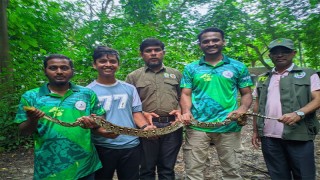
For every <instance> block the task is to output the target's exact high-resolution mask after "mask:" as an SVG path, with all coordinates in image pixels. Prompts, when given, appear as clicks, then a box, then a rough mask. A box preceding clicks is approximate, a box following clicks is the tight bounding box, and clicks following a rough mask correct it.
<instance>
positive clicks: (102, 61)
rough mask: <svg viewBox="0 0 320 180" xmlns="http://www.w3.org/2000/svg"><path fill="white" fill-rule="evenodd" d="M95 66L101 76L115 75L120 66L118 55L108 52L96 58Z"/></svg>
mask: <svg viewBox="0 0 320 180" xmlns="http://www.w3.org/2000/svg"><path fill="white" fill-rule="evenodd" d="M93 67H94V69H96V70H97V71H98V74H99V76H100V77H115V73H116V71H117V70H118V68H119V62H118V59H117V56H116V55H114V54H106V55H104V56H102V57H100V58H98V59H96V61H95V62H94V63H93Z"/></svg>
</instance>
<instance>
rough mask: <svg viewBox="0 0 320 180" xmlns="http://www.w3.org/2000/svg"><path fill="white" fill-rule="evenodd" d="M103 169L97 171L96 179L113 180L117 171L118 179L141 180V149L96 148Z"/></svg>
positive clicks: (137, 147)
mask: <svg viewBox="0 0 320 180" xmlns="http://www.w3.org/2000/svg"><path fill="white" fill-rule="evenodd" d="M96 149H97V152H98V154H99V158H100V161H101V163H102V168H101V169H99V170H98V171H96V174H95V179H97V180H102V179H110V180H111V179H112V178H113V175H114V172H115V171H117V176H118V179H123V180H130V179H132V180H137V179H139V165H140V159H141V147H140V145H139V146H136V147H133V148H128V149H110V148H104V147H101V146H96Z"/></svg>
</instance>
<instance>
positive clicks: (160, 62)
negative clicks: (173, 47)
mask: <svg viewBox="0 0 320 180" xmlns="http://www.w3.org/2000/svg"><path fill="white" fill-rule="evenodd" d="M146 64H147V66H148V67H149V68H158V67H161V66H162V61H158V62H152V63H150V62H148V63H146Z"/></svg>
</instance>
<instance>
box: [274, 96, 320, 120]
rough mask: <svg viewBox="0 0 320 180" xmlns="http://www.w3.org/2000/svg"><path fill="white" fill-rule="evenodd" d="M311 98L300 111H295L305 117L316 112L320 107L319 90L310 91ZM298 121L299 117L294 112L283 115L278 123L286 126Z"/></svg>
mask: <svg viewBox="0 0 320 180" xmlns="http://www.w3.org/2000/svg"><path fill="white" fill-rule="evenodd" d="M311 98H312V100H311V101H310V102H309V103H308V104H306V105H305V106H304V107H302V108H300V109H297V111H302V112H304V114H305V115H307V114H309V113H312V112H314V111H316V110H317V109H318V108H319V107H320V90H317V91H312V92H311ZM300 120H301V117H300V116H299V115H298V114H297V113H296V112H291V113H287V114H284V115H283V116H281V117H280V118H279V122H282V123H284V124H287V125H293V124H295V123H296V122H298V121H300Z"/></svg>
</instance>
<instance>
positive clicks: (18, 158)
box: [0, 121, 320, 180]
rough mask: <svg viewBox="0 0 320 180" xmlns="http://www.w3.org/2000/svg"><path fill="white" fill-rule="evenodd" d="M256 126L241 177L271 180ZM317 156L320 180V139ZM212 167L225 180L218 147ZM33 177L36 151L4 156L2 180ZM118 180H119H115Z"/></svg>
mask: <svg viewBox="0 0 320 180" xmlns="http://www.w3.org/2000/svg"><path fill="white" fill-rule="evenodd" d="M251 135H252V125H251V124H250V121H249V124H247V125H246V126H244V127H243V130H242V145H243V150H242V152H241V154H240V158H241V162H242V166H241V169H240V172H241V175H242V176H243V177H244V179H246V180H249V179H250V180H251V179H252V180H253V179H255V180H257V179H259V180H260V179H263V180H264V179H270V178H269V176H268V174H267V169H266V167H265V163H264V161H263V157H262V154H261V150H256V149H254V148H253V147H252V145H251ZM315 147H316V148H315V153H316V165H317V179H320V136H317V138H316V140H315ZM210 161H211V163H210V166H209V170H208V172H207V175H210V174H211V177H210V178H208V179H210V180H216V179H217V180H218V179H221V170H220V164H219V161H218V159H217V155H216V151H215V148H214V145H212V146H211V148H210ZM175 171H176V179H177V180H181V179H183V177H184V175H185V172H184V161H183V157H182V150H181V151H180V153H179V156H178V160H177V163H176V167H175ZM32 175H33V151H32V149H29V150H25V149H19V150H16V151H12V152H6V153H1V154H0V179H1V180H2V179H12V180H22V179H24V180H29V179H30V180H31V179H32ZM115 179H116V178H115Z"/></svg>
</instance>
